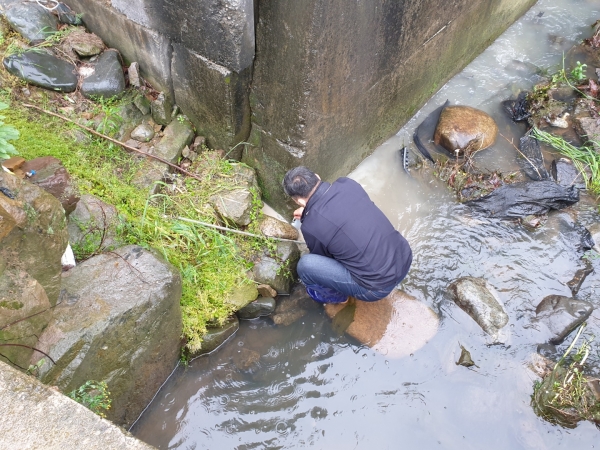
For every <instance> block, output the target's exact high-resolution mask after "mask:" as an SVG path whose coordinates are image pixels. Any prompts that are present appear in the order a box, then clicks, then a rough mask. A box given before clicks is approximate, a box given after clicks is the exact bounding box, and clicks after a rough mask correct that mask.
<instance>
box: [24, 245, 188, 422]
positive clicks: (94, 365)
mask: <svg viewBox="0 0 600 450" xmlns="http://www.w3.org/2000/svg"><path fill="white" fill-rule="evenodd" d="M61 298H62V301H61V303H60V305H58V306H57V307H56V308H55V309H54V316H53V318H52V320H51V322H50V324H49V325H48V327H47V328H46V329H45V330H44V332H43V333H42V335H41V336H40V339H39V342H38V346H39V348H40V349H41V350H43V351H45V352H46V353H48V354H49V355H50V356H51V357H52V358H53V359H54V361H56V365H53V364H48V362H47V363H46V364H45V365H44V366H43V367H42V368H41V369H40V378H41V380H42V381H43V382H45V383H47V384H53V385H56V386H58V387H59V388H60V389H61V390H62V391H63V392H70V391H72V390H73V389H76V388H78V387H79V386H81V385H82V384H83V383H85V382H86V381H88V380H98V381H102V380H103V381H106V382H107V384H108V387H109V390H110V392H111V399H112V405H111V409H110V410H109V411H108V412H107V413H106V415H107V418H109V419H111V420H112V421H114V422H116V423H118V424H121V425H125V426H128V425H131V424H132V423H133V421H135V419H136V418H137V417H138V416H139V414H140V412H141V411H142V410H143V409H144V408H145V407H146V405H147V404H148V402H149V401H150V400H151V399H152V397H153V396H154V393H155V392H156V391H157V389H158V388H159V387H160V385H161V384H162V383H163V382H164V381H165V379H166V378H167V376H168V375H169V374H170V373H171V371H172V370H173V367H175V365H176V364H177V360H178V359H179V343H180V337H181V330H182V322H181V311H180V306H179V301H180V298H181V277H180V275H179V272H178V271H177V269H175V268H174V267H173V266H171V265H170V264H169V263H167V262H166V261H164V260H163V259H162V257H160V256H157V255H156V254H154V253H152V252H150V251H148V250H145V249H143V248H141V247H138V246H134V245H130V246H127V247H122V248H120V249H118V250H115V252H113V253H111V254H103V255H98V256H95V257H93V258H90V259H88V260H87V261H85V262H83V263H81V264H79V265H77V266H76V267H74V268H73V269H71V270H69V271H68V272H65V274H64V275H63V278H62V292H61ZM34 356H35V355H34ZM39 359H40V357H39V355H38V357H37V358H35V359H33V360H32V363H35V362H36V361H37V360H39Z"/></svg>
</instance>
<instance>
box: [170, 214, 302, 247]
mask: <svg viewBox="0 0 600 450" xmlns="http://www.w3.org/2000/svg"><path fill="white" fill-rule="evenodd" d="M176 219H177V220H183V221H184V222H190V223H195V224H198V225H202V226H204V227H209V228H216V229H217V230H222V231H228V232H230V233H236V234H243V235H244V236H250V237H256V238H261V239H275V240H276V241H283V242H295V243H296V244H304V242H302V241H295V240H293V239H284V238H278V237H271V236H261V235H260V234H254V233H248V232H247V231H241V230H234V229H233V228H227V227H222V226H219V225H213V224H212V223H206V222H200V221H199V220H192V219H188V218H187V217H177V218H176Z"/></svg>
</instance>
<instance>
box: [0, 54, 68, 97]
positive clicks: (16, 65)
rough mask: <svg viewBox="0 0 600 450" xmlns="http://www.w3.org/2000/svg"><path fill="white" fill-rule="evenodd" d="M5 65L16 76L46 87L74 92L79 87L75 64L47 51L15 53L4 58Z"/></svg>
mask: <svg viewBox="0 0 600 450" xmlns="http://www.w3.org/2000/svg"><path fill="white" fill-rule="evenodd" d="M4 67H5V68H6V70H8V72H10V73H11V74H13V75H14V76H16V77H19V78H21V79H23V80H25V81H27V82H28V83H31V84H35V85H36V86H40V87H43V88H45V89H50V90H54V91H62V92H73V91H74V90H75V88H76V87H77V75H76V68H75V66H74V65H73V64H71V63H68V62H66V61H63V60H62V59H59V58H57V57H56V56H54V55H50V54H48V53H45V52H37V51H35V52H34V51H26V52H23V53H21V54H16V53H15V54H13V55H10V56H7V57H6V58H4Z"/></svg>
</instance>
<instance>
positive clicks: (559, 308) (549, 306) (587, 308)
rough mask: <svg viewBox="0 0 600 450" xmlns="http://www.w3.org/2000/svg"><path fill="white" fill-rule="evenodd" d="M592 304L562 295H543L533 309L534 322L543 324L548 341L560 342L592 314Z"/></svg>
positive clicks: (552, 342)
mask: <svg viewBox="0 0 600 450" xmlns="http://www.w3.org/2000/svg"><path fill="white" fill-rule="evenodd" d="M593 310H594V306H593V305H592V304H591V303H589V302H586V301H583V300H575V299H574V298H570V297H565V296H562V295H549V296H547V297H545V298H544V299H543V300H542V301H541V302H540V304H539V305H538V306H537V308H536V309H535V314H536V317H535V319H534V321H535V322H538V323H541V324H543V325H545V327H546V328H547V331H548V338H547V340H548V342H550V343H551V344H560V343H562V341H564V340H565V338H566V337H567V336H568V335H569V333H571V331H573V330H574V329H575V328H577V327H578V326H579V325H581V324H582V323H583V322H585V320H586V319H587V318H588V317H589V316H590V314H592V311H593Z"/></svg>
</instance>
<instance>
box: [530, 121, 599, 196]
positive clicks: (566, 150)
mask: <svg viewBox="0 0 600 450" xmlns="http://www.w3.org/2000/svg"><path fill="white" fill-rule="evenodd" d="M532 135H533V136H534V137H535V138H536V139H537V140H538V141H540V142H543V143H544V144H548V145H549V146H551V147H552V148H554V149H556V150H558V151H559V152H560V153H562V154H563V155H565V156H567V157H569V158H570V159H571V160H572V161H573V164H574V165H575V167H577V170H579V172H580V173H581V174H582V178H583V179H584V180H585V183H586V187H587V189H589V190H590V191H591V192H593V193H594V194H597V195H600V153H598V152H596V151H595V150H594V148H593V144H594V143H593V142H590V143H588V145H584V146H581V147H575V146H574V145H573V144H570V143H569V142H567V141H565V140H564V139H563V138H561V137H559V136H554V135H553V134H550V133H547V132H545V131H542V130H539V129H538V128H533V132H532Z"/></svg>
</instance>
